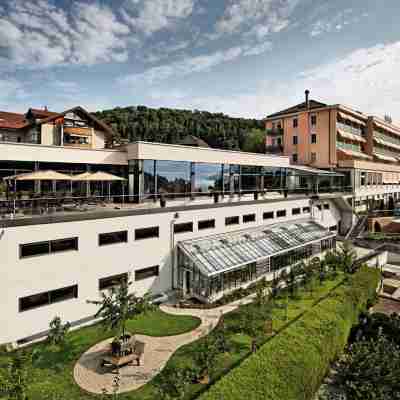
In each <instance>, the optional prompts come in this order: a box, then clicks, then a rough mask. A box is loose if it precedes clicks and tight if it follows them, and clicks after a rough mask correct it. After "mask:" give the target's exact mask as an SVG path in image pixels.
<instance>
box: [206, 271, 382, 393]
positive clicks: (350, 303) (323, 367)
mask: <svg viewBox="0 0 400 400" xmlns="http://www.w3.org/2000/svg"><path fill="white" fill-rule="evenodd" d="M379 278H380V272H379V270H377V269H372V268H368V267H362V268H360V270H359V271H358V272H356V273H355V274H354V275H352V276H351V277H350V278H349V280H348V282H346V283H345V284H344V285H343V286H340V287H339V288H338V289H336V290H335V291H334V292H333V293H332V294H331V295H330V296H329V297H327V298H325V299H323V300H322V301H321V302H319V303H318V304H317V305H315V306H314V307H313V308H312V309H311V310H309V311H308V312H306V313H305V314H304V315H303V316H302V317H301V318H300V319H298V320H297V321H295V322H294V323H293V324H291V325H290V326H289V327H288V328H287V329H285V330H284V331H282V332H281V333H279V334H278V335H277V336H275V337H273V338H272V339H271V340H270V341H268V342H267V343H266V344H264V345H263V346H262V347H261V349H260V350H259V351H258V352H257V353H255V354H253V355H251V356H250V357H248V358H247V359H246V360H245V361H243V363H241V365H240V366H238V367H236V368H235V369H233V370H232V371H230V372H229V373H228V374H227V375H225V376H224V377H222V378H221V380H219V381H218V382H216V383H215V384H214V385H213V386H211V388H210V389H209V390H208V391H206V392H205V393H203V394H202V395H201V396H200V400H243V399H246V400H309V399H311V398H312V397H313V395H314V394H315V392H316V391H317V389H318V388H319V386H320V385H321V383H322V381H323V379H324V377H325V375H326V373H327V372H328V370H329V367H330V363H331V362H332V361H333V360H335V359H336V358H337V357H338V355H339V354H340V353H341V352H342V351H343V349H344V347H345V346H346V343H347V339H348V336H349V334H350V330H351V327H352V325H353V324H355V323H357V321H358V316H359V314H360V313H361V312H362V311H363V310H365V309H366V307H367V304H368V301H369V300H371V299H372V298H374V296H375V293H376V288H377V286H378V283H379Z"/></svg>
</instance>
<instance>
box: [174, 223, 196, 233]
mask: <svg viewBox="0 0 400 400" xmlns="http://www.w3.org/2000/svg"><path fill="white" fill-rule="evenodd" d="M184 232H193V222H182V223H180V224H174V233H184Z"/></svg>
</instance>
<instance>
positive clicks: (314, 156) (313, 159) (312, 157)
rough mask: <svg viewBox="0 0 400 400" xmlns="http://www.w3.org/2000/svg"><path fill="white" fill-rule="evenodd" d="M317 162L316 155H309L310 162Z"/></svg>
mask: <svg viewBox="0 0 400 400" xmlns="http://www.w3.org/2000/svg"><path fill="white" fill-rule="evenodd" d="M316 161H317V153H311V162H312V163H315V162H316Z"/></svg>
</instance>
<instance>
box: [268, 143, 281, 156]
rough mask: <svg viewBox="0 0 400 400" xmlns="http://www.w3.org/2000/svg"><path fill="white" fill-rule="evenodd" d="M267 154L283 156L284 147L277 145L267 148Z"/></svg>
mask: <svg viewBox="0 0 400 400" xmlns="http://www.w3.org/2000/svg"><path fill="white" fill-rule="evenodd" d="M265 152H266V153H270V154H282V153H283V146H282V145H281V144H276V145H272V146H266V148H265Z"/></svg>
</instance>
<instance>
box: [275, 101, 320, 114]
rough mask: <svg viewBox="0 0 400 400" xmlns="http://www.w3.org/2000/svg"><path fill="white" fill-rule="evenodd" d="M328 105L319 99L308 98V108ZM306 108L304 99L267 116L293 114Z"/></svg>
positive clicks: (312, 108)
mask: <svg viewBox="0 0 400 400" xmlns="http://www.w3.org/2000/svg"><path fill="white" fill-rule="evenodd" d="M327 106H328V105H327V104H325V103H321V102H319V101H316V100H310V108H309V109H310V110H314V109H316V108H323V107H327ZM306 110H307V104H306V102H305V101H304V102H303V103H300V104H297V105H295V106H293V107H290V108H286V109H285V110H282V111H278V112H276V113H274V114H270V115H268V116H267V118H275V117H280V116H283V115H286V114H295V113H298V112H301V111H306Z"/></svg>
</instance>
